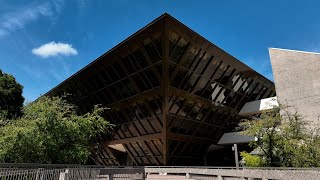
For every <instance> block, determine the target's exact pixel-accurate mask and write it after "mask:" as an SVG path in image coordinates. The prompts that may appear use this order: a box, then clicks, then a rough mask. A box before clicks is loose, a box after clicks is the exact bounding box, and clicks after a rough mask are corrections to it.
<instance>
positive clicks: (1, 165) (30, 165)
mask: <svg viewBox="0 0 320 180" xmlns="http://www.w3.org/2000/svg"><path fill="white" fill-rule="evenodd" d="M15 167H16V168H23V167H25V168H100V169H101V168H112V169H116V168H128V169H130V168H131V169H135V168H195V169H230V170H235V169H237V168H236V167H228V166H101V165H81V164H38V163H0V168H15ZM238 169H240V170H243V169H253V170H255V169H256V170H318V171H320V167H313V168H298V167H239V168H238Z"/></svg>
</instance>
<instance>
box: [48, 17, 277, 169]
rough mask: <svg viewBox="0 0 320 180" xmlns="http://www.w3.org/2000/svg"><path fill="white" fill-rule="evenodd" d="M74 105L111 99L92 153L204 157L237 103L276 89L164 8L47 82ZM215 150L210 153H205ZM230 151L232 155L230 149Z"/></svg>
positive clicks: (116, 159) (115, 158) (129, 157)
mask: <svg viewBox="0 0 320 180" xmlns="http://www.w3.org/2000/svg"><path fill="white" fill-rule="evenodd" d="M65 94H70V95H67V96H66V98H67V100H68V101H69V102H71V103H73V104H75V105H76V106H78V108H79V112H80V113H86V112H88V111H90V110H92V108H93V106H94V105H95V104H102V105H103V106H105V107H109V108H110V110H106V111H105V112H104V114H103V116H104V117H105V119H106V120H108V121H110V122H111V123H113V124H115V125H116V126H115V128H114V129H113V130H112V132H111V133H109V134H106V135H104V136H102V137H99V139H100V145H99V146H97V147H95V148H94V150H93V151H94V153H93V155H92V159H93V160H94V161H95V162H96V163H97V164H101V165H205V164H208V162H207V161H208V160H207V159H208V156H211V157H212V158H211V159H213V160H212V161H216V162H217V163H216V164H219V163H218V161H223V160H225V159H228V158H231V161H230V162H234V160H233V157H234V156H233V153H232V152H231V153H230V154H228V153H225V154H224V152H223V151H221V149H220V151H221V152H220V154H218V153H216V154H215V151H218V150H217V149H215V148H212V145H213V146H214V145H216V144H217V142H218V141H219V139H220V137H221V136H222V135H223V134H224V133H226V132H231V131H233V130H234V127H235V126H236V125H237V124H238V122H239V120H240V118H241V117H240V116H239V115H238V113H239V111H240V110H241V108H242V106H243V105H244V104H245V103H246V102H249V101H254V100H259V99H263V98H268V97H273V96H275V89H274V84H273V82H271V81H270V80H268V79H267V78H265V77H263V76H262V75H260V74H259V73H257V72H256V71H254V70H253V69H251V68H250V67H248V66H247V65H245V64H243V63H242V62H240V61H239V60H237V59H236V58H235V57H233V56H231V55H229V54H228V53H226V52H225V51H223V50H222V49H220V48H219V47H217V46H215V45H214V44H212V43H211V42H209V41H208V40H206V39H205V38H203V37H202V36H200V35H199V34H197V33H196V32H194V31H192V30H191V29H189V28H188V27H187V26H185V25H184V24H182V23H181V22H179V21H178V20H176V19H175V18H173V17H172V16H170V15H168V14H163V15H162V16H160V17H159V18H157V19H155V20H154V21H153V22H151V23H150V24H148V25H147V26H145V27H144V28H142V29H141V30H139V31H138V32H136V33H135V34H133V35H132V36H130V37H129V38H127V39H126V40H124V41H123V42H121V43H120V44H118V45H117V46H115V47H114V48H112V49H111V50H110V51H108V52H106V53H105V54H103V55H102V56H100V57H99V58H97V59H96V60H94V61H93V62H92V63H90V64H89V65H87V66H86V67H84V68H83V69H82V70H80V71H79V72H77V73H76V74H74V75H73V76H71V77H70V78H68V79H66V80H65V81H64V82H62V83H61V84H59V85H58V86H57V87H55V88H53V89H52V90H50V91H49V92H48V93H47V94H45V95H46V96H63V95H65ZM209 152H212V153H211V155H208V154H209ZM229 156H231V157H229Z"/></svg>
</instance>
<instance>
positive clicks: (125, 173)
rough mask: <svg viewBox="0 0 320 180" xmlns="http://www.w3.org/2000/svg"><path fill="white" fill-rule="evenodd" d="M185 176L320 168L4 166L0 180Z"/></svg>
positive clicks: (289, 174)
mask: <svg viewBox="0 0 320 180" xmlns="http://www.w3.org/2000/svg"><path fill="white" fill-rule="evenodd" d="M152 176H154V177H159V176H161V179H164V178H165V177H168V179H170V177H172V176H180V177H181V176H184V177H185V179H201V180H202V179H203V180H206V179H217V178H218V179H219V178H220V179H221V178H222V179H223V178H224V177H232V178H235V179H237V178H238V179H253V178H260V179H290V180H294V179H299V178H300V179H301V178H302V179H306V178H307V179H320V168H290V167H289V168H287V167H280V168H279V167H262V168H249V167H240V168H238V169H237V168H236V167H208V166H135V167H129V166H113V167H112V166H111V167H103V166H82V165H60V164H57V165H55V164H53V165H51V164H50V165H44V164H0V180H98V179H100V180H142V179H149V178H148V177H150V179H152V178H151V177H152Z"/></svg>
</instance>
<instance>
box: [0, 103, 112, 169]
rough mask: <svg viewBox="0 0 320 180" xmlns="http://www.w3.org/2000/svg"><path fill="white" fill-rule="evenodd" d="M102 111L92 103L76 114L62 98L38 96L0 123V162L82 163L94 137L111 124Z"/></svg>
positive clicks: (106, 129) (94, 140) (73, 108)
mask: <svg viewBox="0 0 320 180" xmlns="http://www.w3.org/2000/svg"><path fill="white" fill-rule="evenodd" d="M103 111H104V109H103V108H100V107H98V106H96V107H95V108H94V110H93V111H92V112H91V113H87V114H84V115H77V114H76V109H75V107H74V106H72V105H70V104H68V103H67V102H66V101H64V100H62V99H60V98H57V97H53V98H48V97H41V98H40V99H38V100H37V101H36V102H33V103H31V104H28V105H27V106H25V107H24V109H23V116H22V117H21V118H18V119H15V120H11V121H9V122H8V123H7V124H6V125H5V126H2V127H0V162H6V163H8V162H12V163H76V164H84V163H86V161H87V159H88V156H89V155H90V147H92V146H94V145H95V143H97V141H96V140H97V139H98V138H97V137H98V136H99V135H100V134H101V133H106V132H107V131H108V130H109V129H110V128H111V127H112V125H111V124H110V123H109V122H108V121H106V120H105V119H104V118H103V117H101V116H100V115H101V113H102V112H103Z"/></svg>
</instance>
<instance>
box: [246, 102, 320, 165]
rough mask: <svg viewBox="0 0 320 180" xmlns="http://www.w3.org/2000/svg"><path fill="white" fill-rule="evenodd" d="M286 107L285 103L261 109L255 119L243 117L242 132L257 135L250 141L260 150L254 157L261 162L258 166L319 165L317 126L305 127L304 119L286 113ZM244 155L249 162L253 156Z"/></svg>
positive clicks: (294, 114)
mask: <svg viewBox="0 0 320 180" xmlns="http://www.w3.org/2000/svg"><path fill="white" fill-rule="evenodd" d="M287 109H288V107H284V106H280V107H279V108H274V109H272V110H269V111H265V112H263V113H262V114H261V115H260V118H259V119H258V120H245V121H244V122H242V123H240V127H241V128H243V129H244V130H245V131H244V134H245V135H249V136H254V137H257V141H254V142H251V143H250V145H251V146H252V147H254V148H257V149H258V150H259V151H261V156H260V158H261V159H260V160H257V159H254V161H261V162H264V163H263V164H259V165H260V166H271V167H279V166H282V167H319V166H320V134H319V132H318V128H317V127H316V128H314V129H310V128H307V127H308V122H307V121H306V120H304V119H303V118H302V117H301V116H300V115H299V114H298V113H297V112H296V113H289V111H288V110H287ZM280 111H281V112H282V115H280V113H279V112H280ZM309 127H310V126H309ZM244 155H245V154H244ZM243 157H244V159H245V161H248V162H250V163H251V160H252V157H249V158H248V156H247V159H246V156H243ZM250 158H251V159H250ZM254 158H259V156H255V157H254Z"/></svg>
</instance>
